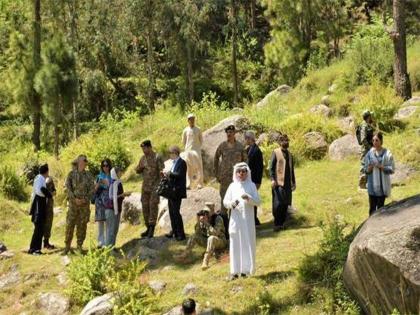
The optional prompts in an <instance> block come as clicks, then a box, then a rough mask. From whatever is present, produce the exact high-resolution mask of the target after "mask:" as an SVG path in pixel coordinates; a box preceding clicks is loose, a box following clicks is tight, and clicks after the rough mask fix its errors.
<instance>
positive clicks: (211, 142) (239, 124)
mask: <svg viewBox="0 0 420 315" xmlns="http://www.w3.org/2000/svg"><path fill="white" fill-rule="evenodd" d="M229 125H234V126H235V128H236V129H237V130H238V133H237V134H236V139H237V140H239V141H241V142H243V141H244V137H243V133H244V131H246V130H248V129H249V128H250V127H251V124H250V122H249V120H248V119H246V118H245V117H244V116H241V115H235V116H231V117H228V118H226V119H224V120H222V121H221V122H219V123H218V124H217V125H215V126H213V127H212V128H210V129H207V130H206V131H204V132H203V147H202V156H203V167H204V178H205V179H206V180H208V179H209V178H211V177H213V176H214V169H213V161H214V154H215V153H216V149H217V147H218V146H219V144H220V143H222V142H223V141H225V140H226V133H225V128H226V127H227V126H229Z"/></svg>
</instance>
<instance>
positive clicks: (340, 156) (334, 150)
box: [328, 135, 360, 161]
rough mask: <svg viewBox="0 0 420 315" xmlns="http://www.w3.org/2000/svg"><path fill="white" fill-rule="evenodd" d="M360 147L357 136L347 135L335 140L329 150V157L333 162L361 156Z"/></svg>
mask: <svg viewBox="0 0 420 315" xmlns="http://www.w3.org/2000/svg"><path fill="white" fill-rule="evenodd" d="M359 154H360V145H359V143H358V142H357V138H356V136H353V135H345V136H344V137H341V138H338V139H336V140H334V141H333V142H332V143H331V144H330V147H329V149H328V156H329V157H330V159H331V160H333V161H341V160H344V159H346V158H348V157H351V156H359Z"/></svg>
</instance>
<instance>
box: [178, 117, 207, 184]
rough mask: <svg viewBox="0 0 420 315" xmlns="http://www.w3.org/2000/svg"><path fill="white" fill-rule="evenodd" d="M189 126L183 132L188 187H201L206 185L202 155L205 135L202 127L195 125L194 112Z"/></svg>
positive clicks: (189, 120) (189, 118)
mask: <svg viewBox="0 0 420 315" xmlns="http://www.w3.org/2000/svg"><path fill="white" fill-rule="evenodd" d="M187 119H188V127H186V128H185V129H184V131H183V132H182V143H183V144H184V150H185V151H184V152H183V154H184V159H185V162H187V169H188V171H187V189H189V188H193V187H194V185H195V184H197V188H198V189H201V188H202V187H203V185H204V173H203V159H202V157H201V146H202V145H203V135H202V133H201V130H200V128H198V127H197V126H196V125H195V116H194V114H189V115H188V117H187Z"/></svg>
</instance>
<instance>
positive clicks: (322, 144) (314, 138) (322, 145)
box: [303, 131, 328, 160]
mask: <svg viewBox="0 0 420 315" xmlns="http://www.w3.org/2000/svg"><path fill="white" fill-rule="evenodd" d="M303 137H304V139H305V144H306V150H305V151H306V155H307V156H308V157H309V158H310V159H312V160H319V159H322V158H323V157H324V156H325V154H326V153H327V150H328V143H327V142H326V141H325V138H324V135H323V134H322V133H320V132H317V131H311V132H308V133H306V134H305V135H304V136H303Z"/></svg>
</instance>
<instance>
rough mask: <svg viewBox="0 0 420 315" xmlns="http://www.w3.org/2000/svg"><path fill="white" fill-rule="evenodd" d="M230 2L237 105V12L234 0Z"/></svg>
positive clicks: (234, 97)
mask: <svg viewBox="0 0 420 315" xmlns="http://www.w3.org/2000/svg"><path fill="white" fill-rule="evenodd" d="M231 4H232V81H233V105H234V106H235V107H236V106H238V102H239V86H238V85H239V83H238V69H237V65H236V55H237V50H238V47H237V37H238V34H237V23H236V22H237V21H236V18H237V12H236V9H237V8H236V0H231Z"/></svg>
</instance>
